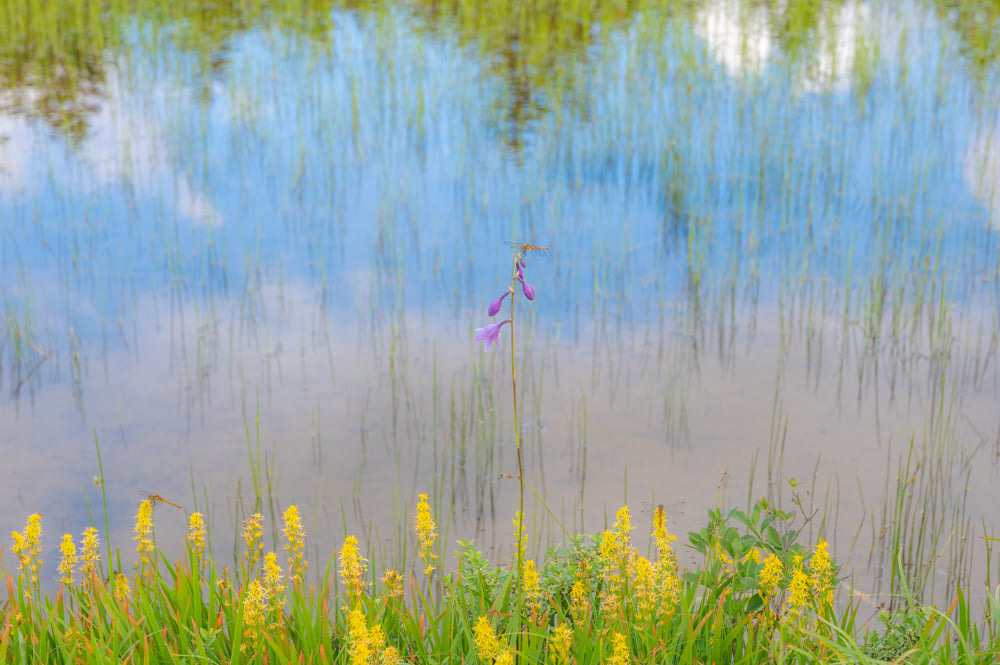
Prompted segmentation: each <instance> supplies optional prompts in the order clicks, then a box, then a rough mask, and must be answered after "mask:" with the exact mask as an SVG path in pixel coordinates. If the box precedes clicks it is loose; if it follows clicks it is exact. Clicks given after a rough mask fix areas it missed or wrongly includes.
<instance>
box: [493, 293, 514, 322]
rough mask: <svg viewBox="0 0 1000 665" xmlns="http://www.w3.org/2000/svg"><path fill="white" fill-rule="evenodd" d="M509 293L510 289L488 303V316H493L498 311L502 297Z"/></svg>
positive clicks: (501, 303)
mask: <svg viewBox="0 0 1000 665" xmlns="http://www.w3.org/2000/svg"><path fill="white" fill-rule="evenodd" d="M509 295H510V289H507V290H506V291H504V292H503V295H502V296H500V297H499V298H497V299H496V300H494V301H493V302H491V303H490V316H494V315H495V314H496V313H497V312H499V311H500V306H501V305H503V299H504V298H506V297H507V296H509Z"/></svg>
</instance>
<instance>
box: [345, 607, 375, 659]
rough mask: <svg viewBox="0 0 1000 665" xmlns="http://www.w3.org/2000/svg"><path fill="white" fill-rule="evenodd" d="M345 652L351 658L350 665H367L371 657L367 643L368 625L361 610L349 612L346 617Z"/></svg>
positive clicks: (357, 608) (356, 609) (355, 609)
mask: <svg viewBox="0 0 1000 665" xmlns="http://www.w3.org/2000/svg"><path fill="white" fill-rule="evenodd" d="M347 641H348V646H347V651H348V653H349V654H350V656H351V665H368V664H369V661H370V660H371V657H372V652H371V647H370V646H369V643H368V623H367V621H366V620H365V613H364V612H362V611H361V608H359V607H356V608H354V609H353V610H351V613H350V615H348V617H347Z"/></svg>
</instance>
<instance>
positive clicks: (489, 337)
mask: <svg viewBox="0 0 1000 665" xmlns="http://www.w3.org/2000/svg"><path fill="white" fill-rule="evenodd" d="M501 299H502V296H501ZM497 309H499V307H497ZM505 323H510V319H507V320H506V321H501V322H500V323H492V324H490V325H488V326H486V327H485V328H476V336H475V338H474V341H476V342H482V343H483V350H484V351H489V350H490V347H491V346H493V344H495V343H496V341H497V338H498V337H500V329H501V328H503V324H505Z"/></svg>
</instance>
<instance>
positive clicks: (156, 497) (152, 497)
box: [144, 494, 184, 510]
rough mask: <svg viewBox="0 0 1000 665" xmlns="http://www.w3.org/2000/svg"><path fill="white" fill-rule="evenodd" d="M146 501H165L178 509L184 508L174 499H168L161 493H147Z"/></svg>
mask: <svg viewBox="0 0 1000 665" xmlns="http://www.w3.org/2000/svg"><path fill="white" fill-rule="evenodd" d="M144 501H149V502H150V503H165V504H167V505H168V506H173V507H174V508H176V509H177V510H184V509H183V508H182V507H181V506H179V505H177V504H176V503H174V502H173V501H167V500H166V499H164V498H163V497H162V496H160V495H159V494H147V495H146V498H145V499H144Z"/></svg>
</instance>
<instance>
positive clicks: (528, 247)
mask: <svg viewBox="0 0 1000 665" xmlns="http://www.w3.org/2000/svg"><path fill="white" fill-rule="evenodd" d="M507 245H508V246H509V247H510V248H511V249H516V250H517V253H518V254H520V255H522V256H524V255H525V254H527V253H528V252H537V253H539V254H542V255H544V254H548V253H549V252H550V251H552V250H551V248H549V247H542V246H540V245H532V244H530V243H517V242H508V243H507Z"/></svg>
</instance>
